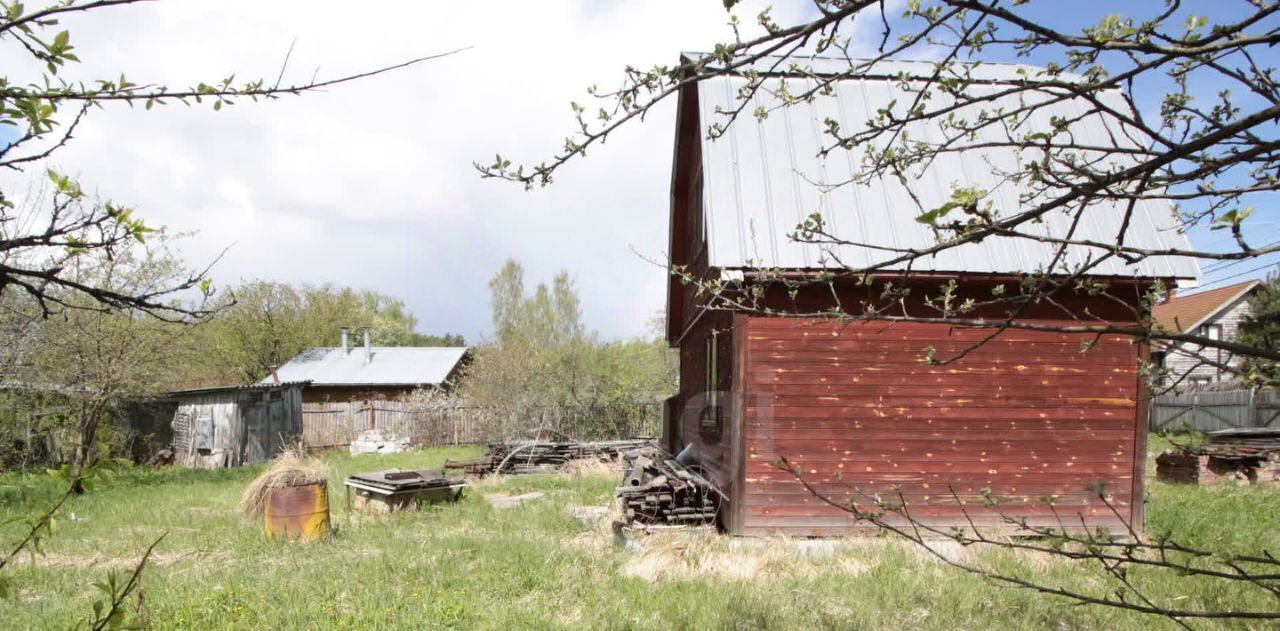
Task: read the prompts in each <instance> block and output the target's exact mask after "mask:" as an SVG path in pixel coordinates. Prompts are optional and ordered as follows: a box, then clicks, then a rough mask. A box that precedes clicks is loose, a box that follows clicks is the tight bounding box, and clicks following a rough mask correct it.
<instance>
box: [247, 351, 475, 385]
mask: <svg viewBox="0 0 1280 631" xmlns="http://www.w3.org/2000/svg"><path fill="white" fill-rule="evenodd" d="M466 353H467V349H466V348H465V347H444V346H439V347H420V346H398V347H397V346H375V347H373V348H372V353H371V357H370V359H369V360H368V361H366V360H365V351H364V347H363V346H355V347H353V348H352V349H351V350H350V351H344V350H343V349H341V348H312V349H308V350H306V351H303V352H302V353H300V354H299V355H298V356H297V357H294V358H293V359H291V360H289V363H287V364H285V365H283V366H281V367H280V368H279V370H277V371H276V373H277V375H279V377H280V380H281V381H310V382H311V385H313V386H372V385H380V386H389V385H406V386H419V385H439V384H442V383H444V381H445V379H447V378H448V377H449V374H450V373H451V372H453V369H454V368H455V367H456V366H457V365H458V362H460V361H462V358H463V356H464V355H466ZM271 380H272V378H271V377H267V378H266V379H263V380H262V381H261V382H260V383H269V382H271Z"/></svg>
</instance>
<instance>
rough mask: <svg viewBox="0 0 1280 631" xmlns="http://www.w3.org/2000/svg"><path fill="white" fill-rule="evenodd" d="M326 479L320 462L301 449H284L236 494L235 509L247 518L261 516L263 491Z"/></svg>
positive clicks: (256, 518) (264, 502)
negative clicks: (300, 450) (239, 494)
mask: <svg viewBox="0 0 1280 631" xmlns="http://www.w3.org/2000/svg"><path fill="white" fill-rule="evenodd" d="M328 479H329V467H328V466H326V465H325V464H324V463H323V462H320V461H319V460H316V459H315V458H308V457H307V456H306V454H304V453H302V452H299V451H295V450H293V449H286V450H285V451H284V452H283V453H281V454H280V455H279V456H277V457H276V459H275V460H274V461H273V462H272V463H271V467H270V468H268V469H267V470H266V471H264V472H262V475H260V476H258V477H256V478H254V479H253V482H250V483H249V488H246V489H245V490H244V495H241V496H240V503H239V504H237V505H236V512H237V513H239V514H240V516H241V517H244V518H245V519H247V520H249V521H254V520H258V519H262V513H263V510H264V508H265V506H266V501H267V493H268V492H269V491H270V490H271V489H279V488H284V487H286V486H303V485H306V484H315V483H317V482H324V481H327V480H328Z"/></svg>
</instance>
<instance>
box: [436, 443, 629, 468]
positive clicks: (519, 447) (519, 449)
mask: <svg viewBox="0 0 1280 631" xmlns="http://www.w3.org/2000/svg"><path fill="white" fill-rule="evenodd" d="M652 446H653V441H651V440H649V439H647V438H637V439H631V440H608V441H599V442H589V443H579V442H546V441H534V440H518V441H511V442H504V443H490V444H489V450H488V452H487V453H486V454H485V455H484V457H482V458H474V459H471V460H445V462H444V468H445V469H446V470H458V471H462V472H463V473H468V474H472V475H486V474H489V473H506V474H520V473H532V472H535V471H541V470H546V469H553V468H557V467H560V466H562V465H564V464H566V463H568V462H571V461H574V460H585V459H595V460H606V461H608V460H617V459H618V458H619V457H620V456H621V454H622V453H623V452H627V451H633V450H635V449H639V448H645V447H652ZM499 468H501V471H499Z"/></svg>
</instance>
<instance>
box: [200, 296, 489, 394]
mask: <svg viewBox="0 0 1280 631" xmlns="http://www.w3.org/2000/svg"><path fill="white" fill-rule="evenodd" d="M417 323H418V321H417V318H415V317H414V315H413V314H412V313H411V312H410V311H409V309H408V308H407V307H406V306H405V304H404V301H402V300H400V299H399V298H395V297H392V296H388V295H385V294H380V293H378V292H375V291H369V290H357V289H352V288H349V287H336V286H334V285H290V284H286V283H277V282H269V281H254V282H249V283H244V284H242V285H239V286H237V287H233V288H231V289H230V290H229V291H227V292H226V294H225V296H223V297H222V298H221V301H220V304H217V305H215V308H214V309H213V315H212V316H211V317H210V318H209V319H208V320H207V321H206V322H203V323H201V324H198V325H196V326H194V327H192V329H193V330H192V331H191V335H190V337H189V340H188V344H189V345H190V348H191V353H192V360H193V361H192V371H191V373H190V375H189V380H190V381H191V383H193V384H197V385H199V384H227V383H251V382H254V381H257V380H259V379H262V378H263V377H265V376H267V375H269V374H271V368H272V367H273V366H281V365H283V364H284V363H285V362H287V361H289V360H290V359H291V358H293V357H294V356H295V355H297V354H298V353H300V352H302V351H304V350H306V349H308V348H313V347H318V346H337V345H338V343H339V337H338V335H339V329H340V328H342V327H344V326H345V327H354V328H361V327H368V328H369V329H370V335H371V337H372V339H373V343H374V344H376V345H378V346H465V345H466V340H465V339H463V337H462V336H461V335H457V334H444V335H439V336H437V335H426V334H423V333H419V332H417V331H416V330H415V327H416V326H417ZM353 343H354V342H353Z"/></svg>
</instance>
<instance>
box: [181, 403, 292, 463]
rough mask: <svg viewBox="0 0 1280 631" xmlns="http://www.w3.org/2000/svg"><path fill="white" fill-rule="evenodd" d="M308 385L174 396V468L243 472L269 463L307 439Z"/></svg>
mask: <svg viewBox="0 0 1280 631" xmlns="http://www.w3.org/2000/svg"><path fill="white" fill-rule="evenodd" d="M304 386H306V382H291V383H281V384H271V385H254V386H226V387H219V388H198V389H194V390H183V391H179V392H172V393H170V395H169V396H170V397H171V398H172V399H173V400H174V401H175V402H176V403H177V411H176V412H175V413H174V415H173V423H172V428H173V450H174V463H175V464H178V465H180V466H185V467H196V468H218V467H238V466H241V465H247V464H253V463H256V462H262V461H264V460H268V459H270V458H272V457H274V456H275V455H277V454H279V453H280V452H281V451H282V450H283V449H284V448H285V446H286V445H288V444H290V443H291V442H293V441H295V440H296V439H297V437H299V436H300V435H301V434H302V388H303V387H304Z"/></svg>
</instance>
